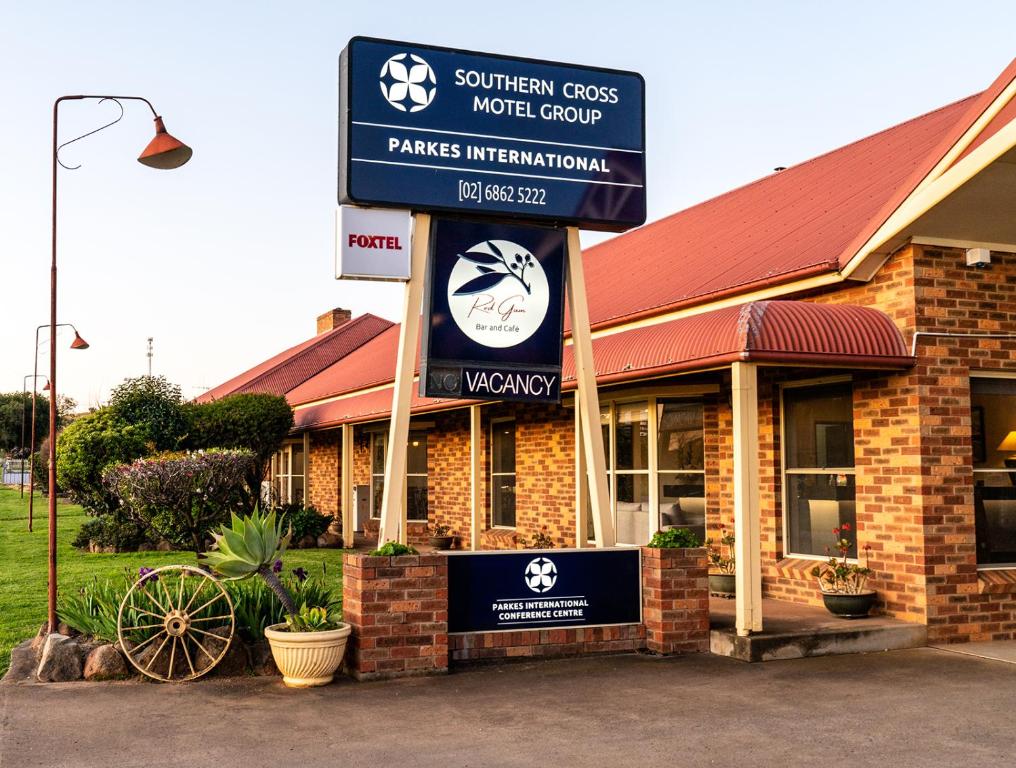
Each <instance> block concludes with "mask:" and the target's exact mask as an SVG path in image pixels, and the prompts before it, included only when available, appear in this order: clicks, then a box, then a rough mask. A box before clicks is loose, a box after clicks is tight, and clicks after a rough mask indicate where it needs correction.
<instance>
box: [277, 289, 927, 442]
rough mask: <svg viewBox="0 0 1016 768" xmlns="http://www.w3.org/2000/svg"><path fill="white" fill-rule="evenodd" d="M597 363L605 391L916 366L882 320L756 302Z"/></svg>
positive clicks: (338, 404) (629, 343) (835, 308)
mask: <svg viewBox="0 0 1016 768" xmlns="http://www.w3.org/2000/svg"><path fill="white" fill-rule="evenodd" d="M386 349H387V348H386ZM388 352H390V354H385V355H382V357H384V361H383V363H382V361H381V360H376V361H375V362H376V363H377V364H378V366H379V367H378V369H377V370H376V371H374V379H375V380H376V379H377V378H379V377H384V375H385V373H387V376H388V378H387V381H388V382H391V372H392V371H394V369H395V355H394V348H393V349H391V350H388ZM593 357H594V359H595V361H596V379H597V381H598V382H599V383H601V384H613V383H618V382H624V381H635V380H638V379H643V378H649V377H655V376H661V375H666V374H671V373H689V372H693V371H697V370H708V369H711V368H718V367H723V366H727V365H730V364H731V363H734V362H758V363H763V364H765V363H769V364H788V365H802V366H808V365H819V366H838V367H844V368H874V369H889V370H895V369H902V368H909V367H910V366H912V365H913V364H914V359H913V358H912V357H911V356H910V355H909V354H908V353H907V347H906V344H905V343H904V341H903V336H902V335H901V334H900V331H899V329H898V328H897V327H896V325H895V324H894V323H893V321H892V319H891V318H890V317H889V316H888V315H886V314H885V313H884V312H880V311H878V310H877V309H872V308H870V307H859V306H854V305H850V304H815V303H811V302H804V301H754V302H750V303H748V304H741V305H739V306H733V307H726V308H724V309H717V310H713V311H712V312H703V313H702V314H699V315H691V316H689V317H682V318H678V319H676V320H671V321H670V322H667V323H660V324H658V325H651V326H646V327H644V328H633V329H631V330H628V331H621V332H619V333H615V334H611V335H609V336H601V337H599V338H597V339H594V340H593ZM382 368H383V371H382ZM361 373H362V371H361ZM562 374H563V387H562V388H563V389H565V390H568V389H574V388H575V365H574V361H573V358H572V347H571V346H568V347H566V348H565V354H564V368H563V371H562ZM391 397H392V390H391V386H390V385H388V386H385V385H382V386H380V387H375V388H372V389H371V390H369V391H365V392H357V391H355V390H352V391H347V392H346V393H345V394H341V395H339V396H338V397H337V398H335V399H332V400H325V401H323V402H318V403H308V404H307V405H303V406H298V407H297V410H296V425H295V428H296V429H297V430H300V429H322V428H326V427H331V426H336V425H338V424H342V423H353V422H361V421H371V420H375V419H380V418H385V417H387V416H388V414H389V412H390V409H391ZM470 402H471V401H468V400H441V399H434V398H425V397H420V396H419V394H418V393H416V392H414V393H413V400H412V405H411V408H412V411H413V413H423V412H426V411H434V410H444V409H447V408H455V407H462V406H464V405H469V404H470Z"/></svg>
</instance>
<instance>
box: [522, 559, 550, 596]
mask: <svg viewBox="0 0 1016 768" xmlns="http://www.w3.org/2000/svg"><path fill="white" fill-rule="evenodd" d="M525 578H526V586H527V587H529V588H530V589H531V590H533V592H547V591H549V590H550V589H551V588H552V587H553V586H554V584H555V583H556V582H557V566H556V565H554V563H553V561H552V560H551V559H550V558H548V557H537V558H535V559H533V560H530V561H529V565H527V566H526V575H525Z"/></svg>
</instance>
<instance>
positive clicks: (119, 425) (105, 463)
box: [56, 408, 152, 515]
mask: <svg viewBox="0 0 1016 768" xmlns="http://www.w3.org/2000/svg"><path fill="white" fill-rule="evenodd" d="M151 452H152V447H151V446H150V445H149V443H148V441H147V432H146V430H145V429H144V428H143V427H141V426H138V425H134V424H128V423H127V422H125V421H123V420H122V419H121V418H120V417H119V416H117V415H116V414H115V413H114V412H113V411H112V409H110V408H100V409H99V410H97V411H94V412H93V413H89V414H86V415H84V416H82V417H81V418H79V419H75V420H74V421H73V422H72V423H71V424H70V426H68V427H67V428H66V429H65V430H64V431H63V432H61V433H60V436H59V438H58V439H57V444H56V468H57V484H58V486H59V487H60V488H61V489H62V490H64V491H66V492H67V493H69V494H70V495H71V497H72V498H73V499H74V501H76V502H77V503H79V504H80V505H81V506H82V507H84V508H85V511H86V512H88V513H89V514H91V515H102V514H109V513H111V512H113V511H115V510H116V508H117V507H118V506H119V502H118V501H117V499H116V496H114V495H113V494H112V493H111V492H110V491H109V489H107V488H106V487H105V486H104V485H103V484H102V473H103V470H105V469H106V468H107V467H109V466H110V465H112V464H123V463H126V462H128V461H133V460H134V459H137V458H140V457H142V456H147V455H149V454H150V453H151Z"/></svg>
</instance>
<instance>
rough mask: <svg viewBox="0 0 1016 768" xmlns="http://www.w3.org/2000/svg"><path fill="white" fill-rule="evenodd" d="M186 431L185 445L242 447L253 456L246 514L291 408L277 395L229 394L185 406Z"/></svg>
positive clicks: (289, 419) (258, 491)
mask: <svg viewBox="0 0 1016 768" xmlns="http://www.w3.org/2000/svg"><path fill="white" fill-rule="evenodd" d="M187 410H188V416H189V422H190V423H189V429H188V434H187V439H186V446H187V447H188V448H190V449H191V450H195V449H199V448H242V449H246V450H249V451H250V452H251V453H253V455H254V461H253V463H252V464H251V466H250V471H249V473H248V476H247V488H248V493H249V504H248V511H249V510H251V509H253V508H254V504H256V503H257V500H258V498H259V496H260V494H261V481H262V480H263V479H264V477H265V475H266V474H267V473H268V464H269V462H270V461H271V459H272V454H274V453H275V452H276V451H278V450H279V448H280V447H281V446H282V441H283V440H284V439H285V438H286V435H288V434H289V431H290V430H291V429H292V428H293V409H292V408H290V406H289V403H287V402H286V398H284V397H279V396H278V395H266V394H241V395H230V396H228V397H224V398H222V399H221V400H213V401H211V402H209V403H195V404H192V405H190V406H189V407H188V409H187Z"/></svg>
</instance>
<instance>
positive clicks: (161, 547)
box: [155, 539, 173, 552]
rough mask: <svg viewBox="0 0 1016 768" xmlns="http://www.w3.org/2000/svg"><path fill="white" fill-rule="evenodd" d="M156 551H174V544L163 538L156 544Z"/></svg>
mask: <svg viewBox="0 0 1016 768" xmlns="http://www.w3.org/2000/svg"><path fill="white" fill-rule="evenodd" d="M155 551H156V552H172V551H173V545H172V544H171V543H170V542H169V540H168V539H161V540H160V541H159V543H158V544H156V545H155Z"/></svg>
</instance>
